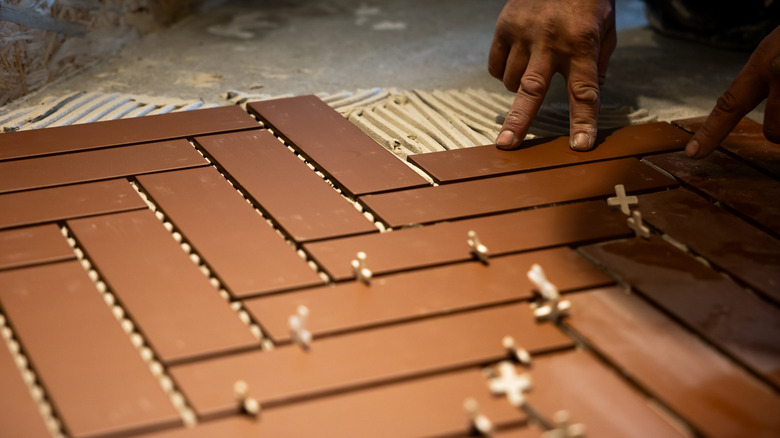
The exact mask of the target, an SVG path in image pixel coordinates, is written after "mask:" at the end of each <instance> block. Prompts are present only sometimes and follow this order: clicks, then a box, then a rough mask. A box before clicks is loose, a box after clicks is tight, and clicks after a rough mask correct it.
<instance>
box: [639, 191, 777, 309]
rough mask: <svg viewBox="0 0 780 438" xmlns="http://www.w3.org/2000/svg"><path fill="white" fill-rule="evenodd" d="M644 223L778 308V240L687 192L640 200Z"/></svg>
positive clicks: (647, 196) (645, 197) (673, 192)
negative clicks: (740, 282) (726, 273)
mask: <svg viewBox="0 0 780 438" xmlns="http://www.w3.org/2000/svg"><path fill="white" fill-rule="evenodd" d="M638 208H639V211H641V212H642V218H643V219H645V220H646V221H647V222H649V223H650V224H652V225H653V226H654V227H655V228H658V229H660V230H663V231H664V232H665V233H667V234H669V235H670V236H671V237H673V238H674V239H675V240H677V241H679V242H682V243H683V244H685V245H686V246H688V247H689V248H691V249H692V250H693V251H695V252H696V253H697V254H700V255H702V256H704V257H705V258H706V259H707V260H709V261H710V262H711V263H713V264H714V265H716V266H718V267H719V268H721V269H724V270H726V271H728V273H729V274H731V275H732V276H734V277H735V278H738V279H740V280H741V281H743V282H745V283H747V284H748V285H750V286H751V287H753V288H755V289H756V290H757V291H759V293H761V294H763V295H764V296H765V297H768V298H769V299H771V300H774V302H775V303H777V304H780V240H778V239H776V238H774V237H772V236H771V235H769V234H767V233H765V232H763V231H761V230H759V229H757V228H755V227H753V226H752V225H750V224H748V223H746V222H745V221H743V220H741V219H739V218H738V217H736V216H734V215H732V214H731V213H729V212H727V211H725V210H724V209H722V208H720V207H718V206H716V205H714V204H712V203H711V202H709V201H707V200H705V199H704V198H702V197H700V196H698V195H696V194H694V193H691V192H689V191H687V190H683V189H680V190H668V191H665V192H657V193H649V194H646V195H641V196H639V207H638Z"/></svg>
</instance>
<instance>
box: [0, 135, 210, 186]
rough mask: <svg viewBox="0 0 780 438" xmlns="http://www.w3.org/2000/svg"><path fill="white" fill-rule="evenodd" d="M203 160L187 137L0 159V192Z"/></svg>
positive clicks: (189, 164)
mask: <svg viewBox="0 0 780 438" xmlns="http://www.w3.org/2000/svg"><path fill="white" fill-rule="evenodd" d="M206 164H208V163H207V162H206V160H205V159H204V158H203V157H202V156H201V155H200V154H199V153H198V151H196V150H195V148H194V147H192V145H191V144H189V142H187V140H172V141H166V142H160V143H147V144H140V145H134V146H124V147H119V148H110V149H102V150H98V151H87V152H76V153H72V154H64V155H55V156H51V157H39V158H28V159H24V160H14V161H7V162H4V163H0V193H3V192H14V191H20V190H29V189H38V188H44V187H51V186H58V185H63V184H74V183H82V182H89V181H98V180H102V179H110V178H116V177H121V176H128V175H139V174H144V173H150V172H159V171H163V170H171V169H182V168H186V167H195V166H204V165H206Z"/></svg>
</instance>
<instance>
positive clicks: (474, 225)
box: [304, 201, 632, 280]
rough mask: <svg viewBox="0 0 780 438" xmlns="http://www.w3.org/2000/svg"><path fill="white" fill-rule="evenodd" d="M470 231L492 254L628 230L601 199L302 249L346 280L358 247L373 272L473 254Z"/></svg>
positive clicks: (620, 234) (619, 234)
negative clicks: (468, 241) (469, 237)
mask: <svg viewBox="0 0 780 438" xmlns="http://www.w3.org/2000/svg"><path fill="white" fill-rule="evenodd" d="M595 218H598V220H595ZM471 230H474V231H476V233H477V235H478V236H479V239H480V240H481V242H482V243H483V244H484V245H485V246H487V248H488V253H489V254H490V255H500V254H507V253H512V252H519V251H526V250H529V249H540V248H547V247H552V246H558V245H572V244H578V243H583V242H589V241H595V240H602V239H609V238H615V237H625V236H628V235H630V234H632V232H631V230H630V229H629V228H628V226H627V225H626V217H625V216H624V215H623V213H621V212H619V211H617V210H612V209H610V208H609V207H608V206H607V203H606V202H605V201H591V202H581V203H576V204H568V205H561V206H555V207H545V208H539V209H535V210H524V211H519V212H515V213H506V214H500V215H495V216H486V217H480V218H475V219H466V220H461V221H454V222H447V223H440V224H436V225H429V226H425V227H418V228H404V229H400V230H393V231H392V232H388V233H381V234H379V233H376V234H369V235H364V236H355V237H348V238H344V239H334V240H327V241H323V242H315V243H310V244H306V245H304V248H305V249H306V250H307V251H308V253H309V254H311V256H312V257H313V259H314V260H316V261H317V263H318V264H319V265H320V266H323V267H324V269H325V270H326V271H327V272H328V274H329V275H330V276H331V277H332V278H334V279H335V280H345V279H349V278H353V277H354V274H353V273H352V266H351V264H350V262H351V261H352V260H353V259H355V255H356V254H357V252H358V251H363V252H365V253H366V255H367V264H368V267H369V269H371V271H373V272H374V274H383V273H390V272H397V271H402V270H408V269H414V268H421V267H426V266H435V265H439V264H445V263H452V262H459V261H465V260H470V259H473V258H474V256H473V255H472V254H471V252H470V248H469V246H468V243H467V240H468V237H467V236H468V232H469V231H471Z"/></svg>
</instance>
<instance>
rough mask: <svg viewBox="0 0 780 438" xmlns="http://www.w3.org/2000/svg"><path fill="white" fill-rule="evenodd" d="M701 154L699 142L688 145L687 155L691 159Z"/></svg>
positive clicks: (686, 147)
mask: <svg viewBox="0 0 780 438" xmlns="http://www.w3.org/2000/svg"><path fill="white" fill-rule="evenodd" d="M698 153H699V142H698V141H696V140H691V141H689V142H688V144H687V145H686V146H685V155H687V156H689V157H695V156H696V154H698Z"/></svg>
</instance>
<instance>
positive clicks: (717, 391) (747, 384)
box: [568, 288, 780, 437]
mask: <svg viewBox="0 0 780 438" xmlns="http://www.w3.org/2000/svg"><path fill="white" fill-rule="evenodd" d="M568 299H569V300H571V302H572V311H571V312H572V316H571V319H570V324H571V326H572V327H573V328H574V329H575V330H576V331H577V332H578V333H581V334H582V335H583V336H584V337H585V339H586V341H587V342H588V343H589V344H591V345H594V346H595V347H596V348H597V349H598V351H599V352H600V353H602V354H604V355H605V356H606V357H607V358H608V359H609V360H611V361H613V362H614V363H615V364H616V365H617V366H618V367H619V369H622V370H626V371H628V372H630V373H631V375H632V378H633V379H635V380H636V381H637V382H638V383H639V384H640V385H641V386H642V387H644V388H646V389H647V390H648V391H650V392H651V393H652V394H654V395H655V396H656V397H658V398H659V399H660V400H661V401H662V402H663V403H665V404H666V405H668V406H669V407H670V408H672V409H673V410H674V411H676V412H677V413H679V415H681V416H682V417H683V418H684V419H685V420H686V421H688V422H690V423H691V425H692V426H694V427H695V428H696V429H698V430H700V431H701V432H702V433H704V434H705V435H707V436H712V437H733V436H740V435H745V434H748V435H754V436H767V437H769V436H773V435H776V434H777V432H778V431H780V417H778V416H777V415H775V413H776V412H778V410H780V398H778V396H777V393H776V392H775V391H773V390H772V389H770V388H769V387H767V386H765V385H763V384H761V383H760V382H759V381H758V380H756V379H755V378H754V377H753V376H752V375H750V374H749V373H747V372H746V371H744V370H743V369H742V368H740V367H739V366H738V365H736V364H735V363H734V362H732V361H731V360H730V359H728V358H726V357H724V356H722V355H721V354H719V353H718V352H717V351H715V350H714V349H712V348H711V347H709V346H708V345H706V344H704V343H703V342H702V341H701V340H700V338H698V337H696V336H695V335H692V334H690V333H689V332H687V331H686V330H685V329H684V328H682V327H680V326H678V325H677V324H675V323H674V322H673V321H672V320H671V319H669V318H668V317H666V316H664V315H663V314H662V313H660V312H659V311H657V310H655V309H654V308H653V307H652V306H650V305H649V304H646V303H645V302H643V301H642V300H641V299H640V298H639V297H637V296H635V295H628V294H626V293H625V292H623V291H621V290H619V289H617V288H615V289H605V290H600V291H594V292H591V293H584V294H574V295H571V296H569V297H568ZM735 394H739V396H738V397H737V396H735ZM713 413H717V415H713Z"/></svg>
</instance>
